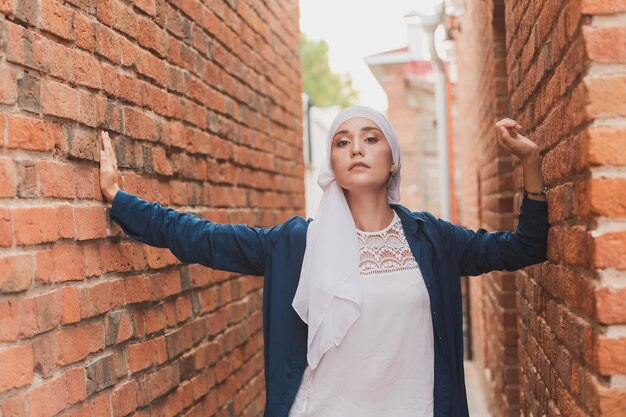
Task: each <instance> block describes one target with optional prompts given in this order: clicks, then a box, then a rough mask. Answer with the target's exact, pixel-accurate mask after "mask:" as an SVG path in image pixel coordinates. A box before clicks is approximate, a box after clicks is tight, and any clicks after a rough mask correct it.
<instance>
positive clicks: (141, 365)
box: [127, 340, 154, 372]
mask: <svg viewBox="0 0 626 417" xmlns="http://www.w3.org/2000/svg"><path fill="white" fill-rule="evenodd" d="M127 349H128V369H129V370H130V371H131V372H138V371H141V370H143V369H146V368H148V367H150V366H152V364H153V363H154V341H153V340H147V341H145V342H140V343H134V344H130V345H128V348H127Z"/></svg>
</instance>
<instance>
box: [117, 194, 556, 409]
mask: <svg viewBox="0 0 626 417" xmlns="http://www.w3.org/2000/svg"><path fill="white" fill-rule="evenodd" d="M391 207H392V208H393V209H394V210H395V211H396V212H397V213H398V215H399V216H400V218H401V220H402V227H403V230H404V233H405V235H406V237H407V240H408V243H409V246H410V248H411V251H412V252H413V255H414V256H415V259H416V260H417V262H418V264H419V266H420V269H421V272H422V275H423V277H424V281H425V283H426V287H427V289H428V295H429V296H430V305H431V310H432V323H433V329H434V335H435V339H434V344H435V346H434V352H435V365H434V366H435V386H434V393H433V394H434V414H435V417H468V415H469V413H468V408H467V398H466V394H465V380H464V373H463V334H462V331H463V329H462V311H461V287H460V280H459V277H460V276H462V275H480V274H483V273H486V272H489V271H493V270H507V271H513V270H516V269H520V268H523V267H525V266H528V265H532V264H536V263H539V262H543V261H545V260H546V259H547V258H546V250H547V232H548V227H549V225H548V209H547V203H546V202H543V201H537V200H531V199H528V198H524V199H523V200H522V204H521V209H520V215H519V219H518V225H517V229H516V231H515V232H514V233H513V232H509V231H498V232H487V231H486V230H484V229H479V230H477V231H472V230H469V229H466V228H464V227H461V226H457V225H454V224H451V223H449V222H447V221H444V220H441V219H438V218H436V217H435V216H433V215H432V214H431V213H429V212H412V211H410V210H408V209H407V208H406V207H404V206H402V205H399V204H398V205H397V204H392V205H391ZM111 218H112V219H113V220H115V221H116V222H117V223H118V224H119V225H120V226H121V227H122V229H123V230H124V232H125V233H126V234H127V235H128V236H130V237H131V238H133V239H135V240H138V241H141V242H143V243H146V244H148V245H151V246H156V247H161V248H169V249H170V250H171V251H172V253H173V254H174V255H175V256H176V257H177V258H178V259H179V260H180V261H182V262H186V263H200V264H202V265H205V266H207V267H210V268H214V269H219V270H224V271H232V272H238V273H241V274H247V275H260V276H263V277H264V281H263V339H264V347H263V350H264V359H265V391H266V407H265V412H264V417H285V416H287V414H288V412H289V409H290V407H291V405H292V403H293V401H294V398H295V395H296V392H297V390H298V387H299V385H300V382H301V380H302V375H303V372H304V369H305V367H306V366H307V360H306V353H307V346H306V344H307V325H306V323H304V322H303V321H302V320H301V319H300V317H299V316H298V314H297V313H296V311H295V310H294V309H293V308H292V306H291V302H292V300H293V297H294V295H295V292H296V288H297V286H298V280H299V277H300V269H301V266H302V259H303V257H304V249H305V244H306V232H307V227H308V225H309V223H310V222H311V221H312V219H305V218H303V217H301V216H292V217H290V218H289V219H287V220H286V221H285V222H284V223H282V224H279V225H277V226H274V227H250V226H248V225H245V224H217V223H215V222H211V221H208V220H204V219H201V218H198V217H196V216H194V215H192V214H189V213H183V212H177V211H175V210H172V209H170V208H165V207H162V206H161V205H159V204H158V203H149V202H146V201H144V200H142V199H140V198H138V197H136V196H134V195H132V194H129V193H126V192H124V191H119V192H118V193H117V194H116V196H115V199H114V201H113V204H112V208H111Z"/></svg>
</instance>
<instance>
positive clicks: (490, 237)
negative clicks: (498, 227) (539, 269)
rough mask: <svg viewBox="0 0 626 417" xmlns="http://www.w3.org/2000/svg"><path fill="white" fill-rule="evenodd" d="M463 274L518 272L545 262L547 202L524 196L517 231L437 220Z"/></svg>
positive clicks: (547, 226) (547, 224)
mask: <svg viewBox="0 0 626 417" xmlns="http://www.w3.org/2000/svg"><path fill="white" fill-rule="evenodd" d="M438 222H439V225H440V226H441V228H442V230H443V233H444V236H445V237H446V241H447V244H448V247H449V248H450V251H451V254H452V256H453V258H454V259H455V260H456V262H458V265H459V271H460V274H461V275H480V274H484V273H487V272H490V271H493V270H498V271H502V270H506V271H515V270H517V269H520V268H524V267H526V266H529V265H533V264H537V263H540V262H544V261H546V260H547V259H548V258H547V238H548V228H549V227H550V226H549V223H548V203H547V202H545V201H539V200H532V199H529V198H528V197H524V198H523V199H522V204H521V208H520V214H519V217H518V223H517V228H516V230H515V232H510V231H496V232H488V231H487V230H485V229H482V228H481V229H478V230H476V231H473V230H469V229H467V228H465V227H462V226H458V225H455V224H452V223H450V222H447V221H445V220H442V219H438Z"/></svg>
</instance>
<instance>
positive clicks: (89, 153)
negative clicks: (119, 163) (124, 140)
mask: <svg viewBox="0 0 626 417" xmlns="http://www.w3.org/2000/svg"><path fill="white" fill-rule="evenodd" d="M99 146H100V144H99V139H98V132H96V131H92V130H86V129H72V130H70V132H69V134H68V152H69V154H70V155H71V156H73V157H74V158H77V159H86V160H89V161H98V160H99V158H100V150H99Z"/></svg>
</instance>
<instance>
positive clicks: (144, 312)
mask: <svg viewBox="0 0 626 417" xmlns="http://www.w3.org/2000/svg"><path fill="white" fill-rule="evenodd" d="M127 297H128V291H127ZM133 323H134V324H135V335H136V336H138V337H143V336H146V335H150V334H153V333H156V332H159V331H161V330H163V329H165V324H166V320H165V314H164V312H163V306H162V305H160V306H156V307H152V308H144V309H139V310H136V311H135V313H134V315H133Z"/></svg>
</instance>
